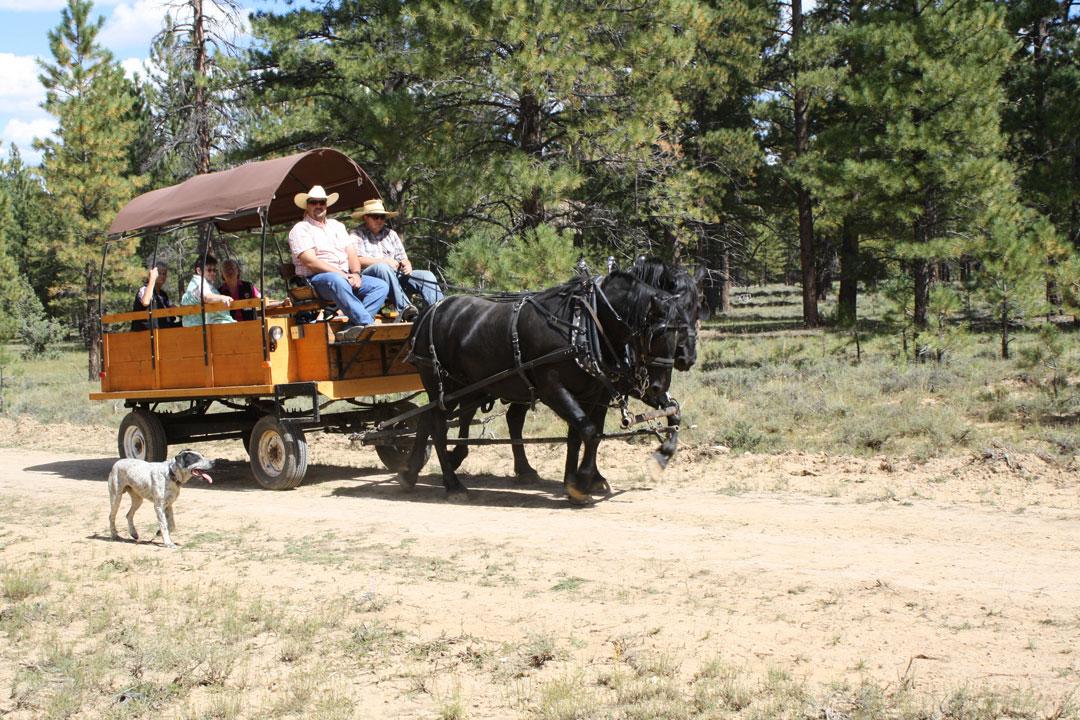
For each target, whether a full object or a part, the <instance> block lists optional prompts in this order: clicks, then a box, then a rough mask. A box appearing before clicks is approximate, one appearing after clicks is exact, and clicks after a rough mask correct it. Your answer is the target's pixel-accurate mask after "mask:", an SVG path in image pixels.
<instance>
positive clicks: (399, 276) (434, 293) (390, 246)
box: [352, 199, 443, 322]
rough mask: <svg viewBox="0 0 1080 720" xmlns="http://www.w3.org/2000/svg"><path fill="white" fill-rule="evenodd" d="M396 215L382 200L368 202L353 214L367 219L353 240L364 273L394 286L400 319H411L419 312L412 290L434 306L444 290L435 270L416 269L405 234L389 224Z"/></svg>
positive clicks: (392, 290) (353, 233)
mask: <svg viewBox="0 0 1080 720" xmlns="http://www.w3.org/2000/svg"><path fill="white" fill-rule="evenodd" d="M396 215H397V213H396V212H387V211H386V208H384V207H383V202H382V200H379V199H375V200H368V201H366V202H365V203H364V206H363V207H362V208H360V209H359V210H357V211H356V212H354V213H353V214H352V217H353V218H354V219H358V220H362V221H363V224H362V225H360V226H358V227H357V228H355V229H354V230H353V231H352V240H353V242H355V243H356V255H357V257H358V258H359V259H360V265H361V267H363V268H364V276H365V277H377V278H379V279H380V280H382V281H383V282H385V283H386V284H387V285H388V286H389V287H390V293H389V294H390V301H391V302H393V303H394V306H395V307H397V310H398V319H399V320H401V321H402V322H408V321H411V320H412V319H413V318H415V317H416V315H417V311H416V307H415V306H413V304H412V300H410V299H409V293H414V292H418V293H420V296H421V297H423V298H424V303H425V304H427V305H434V304H435V303H437V302H438V301H439V300H440V299H441V298H442V296H443V291H442V288H440V287H439V281H438V280H437V279H436V278H435V275H434V274H433V273H431V272H428V271H427V270H413V266H412V263H411V262H410V261H409V256H408V255H407V254H406V253H405V245H404V244H403V243H402V242H401V237H399V236H398V234H397V233H396V232H394V231H393V230H392V229H391V228H389V227H387V226H386V219H387V218H388V217H395V216H396Z"/></svg>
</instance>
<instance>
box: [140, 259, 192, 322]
mask: <svg viewBox="0 0 1080 720" xmlns="http://www.w3.org/2000/svg"><path fill="white" fill-rule="evenodd" d="M168 277H169V264H168V263H166V262H165V261H164V260H158V261H157V262H156V263H154V264H153V265H152V266H151V267H150V271H149V272H148V273H147V275H146V284H145V285H143V286H142V287H140V288H139V291H138V292H137V293H135V302H134V303H132V306H131V310H132V312H143V311H145V310H146V309H147V308H149V309H150V310H161V309H162V308H171V307H173V304H172V302H171V301H170V300H169V294H168V293H167V292H165V281H166V280H167V279H168ZM153 323H154V327H155V328H157V329H159V330H160V329H161V328H168V327H177V326H178V325H179V324H180V318H178V317H163V318H153ZM149 329H150V326H149V323H148V322H147V321H146V320H133V321H132V323H131V330H132V332H138V331H141V330H149Z"/></svg>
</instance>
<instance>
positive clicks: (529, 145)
mask: <svg viewBox="0 0 1080 720" xmlns="http://www.w3.org/2000/svg"><path fill="white" fill-rule="evenodd" d="M540 110H541V108H540V101H539V100H538V99H537V97H536V95H535V94H534V93H532V92H530V91H528V90H526V91H525V92H523V93H522V94H521V101H520V102H519V104H518V123H517V128H516V131H517V133H516V134H517V141H518V147H520V148H521V150H522V151H523V152H524V153H525V154H526V155H528V156H529V157H530V158H534V159H535V160H536V161H537V162H539V161H540V154H541V153H540V150H541V141H540ZM521 211H522V213H523V214H524V223H523V224H524V227H525V228H526V229H531V228H535V227H536V226H537V225H539V224H540V223H542V222H543V221H544V201H543V198H542V197H541V191H540V188H539V187H535V188H533V189H532V190H531V191H530V192H529V193H528V194H527V195H525V197H523V198H522V201H521Z"/></svg>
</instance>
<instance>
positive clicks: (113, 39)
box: [0, 0, 248, 48]
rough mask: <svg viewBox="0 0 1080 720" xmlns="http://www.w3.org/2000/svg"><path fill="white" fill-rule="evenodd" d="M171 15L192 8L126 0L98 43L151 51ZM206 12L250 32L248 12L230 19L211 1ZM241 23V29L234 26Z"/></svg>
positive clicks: (171, 1) (171, 0) (169, 1)
mask: <svg viewBox="0 0 1080 720" xmlns="http://www.w3.org/2000/svg"><path fill="white" fill-rule="evenodd" d="M0 2H4V0H0ZM170 12H171V13H172V14H173V15H174V16H176V17H179V18H184V17H188V18H190V16H191V15H190V5H187V4H183V5H180V4H179V3H177V2H176V0H122V1H121V2H119V3H117V5H116V7H115V8H114V9H113V11H112V14H111V15H110V16H109V18H108V20H106V21H105V27H103V28H102V29H101V34H100V35H98V41H99V42H101V43H102V44H104V45H105V46H107V47H110V48H132V47H140V48H149V46H150V42H151V41H152V40H153V39H154V36H155V35H157V34H158V32H160V31H161V26H162V24H163V23H164V21H165V15H166V14H167V13H170ZM204 12H205V13H206V15H207V17H209V18H210V19H211V20H213V21H216V22H217V23H219V24H220V26H221V28H222V29H223V30H225V29H228V31H229V32H230V33H232V32H235V31H237V30H238V31H239V34H240V35H243V34H246V33H247V31H248V23H247V16H248V12H247V11H246V10H241V12H240V14H239V15H238V16H237V17H229V16H228V14H227V13H225V12H222V11H221V10H219V9H218V6H217V5H216V4H214V3H212V2H207V3H206V4H205V5H204ZM237 23H238V24H239V27H238V28H235V27H233V26H234V25H235V24H237ZM230 39H232V40H235V38H230Z"/></svg>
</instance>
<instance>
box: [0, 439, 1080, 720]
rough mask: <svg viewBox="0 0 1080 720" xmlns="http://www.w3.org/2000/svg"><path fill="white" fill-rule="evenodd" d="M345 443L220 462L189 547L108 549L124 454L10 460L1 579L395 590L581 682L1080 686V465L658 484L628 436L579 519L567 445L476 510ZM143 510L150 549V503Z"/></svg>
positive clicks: (454, 625)
mask: <svg viewBox="0 0 1080 720" xmlns="http://www.w3.org/2000/svg"><path fill="white" fill-rule="evenodd" d="M339 449H340V448H339V447H338V446H333V445H329V446H325V447H322V448H319V447H316V448H314V453H313V454H314V457H315V458H316V460H317V462H319V463H321V464H318V465H316V466H314V467H313V468H312V470H311V471H310V475H309V478H308V480H307V481H306V482H305V484H304V485H302V486H301V487H300V488H298V489H297V490H295V491H292V492H286V493H272V492H268V491H262V490H259V489H258V488H257V486H256V485H255V484H254V482H253V481H252V480H251V479H250V477H249V475H248V473H247V469H246V466H245V465H244V464H242V463H241V462H240V461H239V459H238V458H237V459H236V460H234V461H232V462H224V463H222V464H221V466H220V468H219V470H218V472H217V473H216V478H215V483H214V484H213V485H212V486H209V487H208V486H205V485H191V486H189V487H187V488H185V489H184V491H183V494H182V496H181V498H180V501H179V503H178V505H177V522H178V525H179V531H178V532H177V533H176V534H175V536H174V538H175V539H176V540H177V542H178V543H179V544H180V545H181V549H180V550H178V551H175V552H169V551H167V550H164V549H163V548H161V547H160V544H159V541H158V542H155V543H154V544H151V543H149V542H143V543H140V544H134V543H116V542H112V541H110V540H108V539H106V534H107V533H106V512H107V491H106V488H105V484H104V478H105V476H106V474H107V471H108V468H109V466H110V463H111V462H112V458H108V457H103V456H96V455H93V454H86V453H82V454H69V453H62V452H56V451H48V452H41V451H35V450H28V449H4V450H0V468H2V469H0V503H2V505H0V507H2V508H3V513H2V517H3V523H4V527H3V530H2V531H0V542H2V543H3V544H2V546H0V563H2V564H3V565H4V566H7V567H9V568H11V567H19V566H22V565H26V564H29V563H33V562H35V561H36V558H41V557H43V556H44V557H51V558H53V560H52V561H53V562H55V563H58V564H59V566H61V567H62V568H69V569H71V568H77V567H79V566H80V565H85V566H98V565H99V564H101V563H102V562H103V561H104V560H105V559H107V558H117V557H118V558H125V559H127V560H129V561H136V560H138V559H139V558H149V559H151V560H152V561H153V563H154V567H153V570H152V572H153V573H155V574H158V575H161V576H171V577H182V578H186V579H187V580H188V581H199V582H212V581H221V580H223V579H229V578H242V582H243V583H244V586H245V587H247V588H251V589H255V588H257V589H258V591H259V592H262V593H264V594H269V595H271V596H274V597H278V598H281V599H286V600H287V599H288V598H289V597H316V596H323V595H325V596H329V594H330V593H334V594H335V596H341V595H345V596H348V595H352V596H359V595H361V594H365V593H366V594H368V596H371V595H375V594H377V595H379V596H381V597H383V598H388V599H390V602H389V603H388V604H387V605H386V607H385V608H383V609H381V610H380V612H381V614H382V616H383V617H384V619H385V621H386V622H387V623H389V624H390V625H392V626H394V627H397V628H405V629H406V633H407V635H408V637H409V638H410V641H411V642H412V643H414V644H419V643H423V642H429V641H431V640H432V639H436V638H440V637H444V638H445V637H463V636H467V637H471V638H477V639H479V641H480V642H485V643H489V644H495V645H501V646H509V645H512V644H517V645H521V644H523V643H526V642H527V641H528V639H529V638H536V637H546V638H550V639H551V640H552V642H553V643H554V644H555V645H556V646H557V647H558V648H559V652H558V654H557V655H558V659H559V663H561V664H562V666H563V667H564V668H565V667H587V666H590V665H595V664H598V663H604V662H609V661H611V659H612V657H613V655H615V654H618V653H620V652H625V650H626V648H627V647H629V646H633V647H637V648H647V649H649V650H650V651H653V652H656V653H661V654H663V655H664V656H666V657H669V658H671V659H672V661H674V662H675V663H677V664H678V666H679V672H680V673H682V674H684V675H687V676H691V675H692V674H693V673H694V672H696V670H697V669H698V667H700V665H701V664H702V663H705V662H706V661H709V660H713V659H716V658H720V659H721V660H723V661H724V662H726V663H730V664H731V665H732V666H736V667H742V668H746V669H748V670H752V671H757V670H761V671H765V670H768V669H769V668H782V669H784V670H786V671H787V672H789V673H791V674H792V675H794V676H795V677H797V678H804V679H806V680H807V681H809V682H810V683H812V684H815V685H824V684H826V683H831V682H841V681H846V682H855V683H857V682H859V681H863V680H867V681H870V682H874V683H877V684H879V685H892V686H906V687H915V688H917V689H919V690H923V691H925V692H927V693H929V694H934V693H943V692H946V691H948V690H949V689H952V688H956V687H960V686H969V687H988V688H994V689H1017V688H1019V689H1032V690H1034V691H1036V692H1038V693H1040V694H1041V695H1043V696H1044V697H1047V698H1050V699H1053V698H1061V697H1065V696H1066V695H1068V693H1070V692H1071V691H1074V690H1075V689H1076V688H1077V686H1078V682H1080V657H1078V656H1077V653H1078V652H1080V488H1078V482H1077V477H1076V473H1075V472H1074V471H1073V470H1071V469H1069V468H1062V467H1060V466H1053V465H1050V464H1048V463H1045V462H1043V461H1041V460H1039V459H1037V458H1009V459H1008V461H1006V460H1005V459H1004V458H1000V457H986V458H955V459H948V460H939V461H933V462H931V463H928V464H924V465H918V466H915V465H904V466H894V464H893V462H892V461H890V460H888V459H885V458H873V459H851V458H829V457H824V456H808V455H797V454H792V455H782V456H773V457H767V456H742V457H732V456H730V455H726V454H720V453H722V452H723V450H722V449H721V450H718V451H717V452H715V453H713V452H709V453H699V454H698V455H697V456H696V457H695V456H692V455H685V456H683V457H681V458H680V459H679V460H678V461H677V463H676V464H675V465H674V466H673V468H672V469H671V470H669V474H667V475H666V476H665V477H663V478H661V479H660V480H658V481H655V482H654V481H651V480H648V479H646V477H645V476H644V474H643V473H642V472H641V471H640V470H639V469H638V467H639V465H641V464H642V461H643V459H644V458H645V457H646V456H647V450H646V449H645V448H643V447H637V446H613V447H609V448H605V449H604V451H603V454H602V458H601V467H603V468H606V469H607V471H608V475H609V478H610V479H611V480H612V485H613V487H614V488H615V490H616V494H615V495H614V496H613V497H611V498H610V499H607V500H604V501H602V502H599V503H597V504H596V505H595V506H593V507H589V508H584V509H575V508H571V507H569V506H568V504H567V503H566V501H565V500H563V499H562V498H561V497H560V492H559V491H560V483H558V482H556V481H555V478H558V477H559V475H558V472H559V467H560V458H559V455H558V453H557V452H555V451H537V453H536V461H537V462H536V464H537V466H538V469H539V470H540V471H541V475H542V476H543V477H544V478H545V480H543V481H541V483H540V484H536V485H529V486H519V485H517V484H515V482H514V481H513V480H511V479H510V478H508V477H505V474H506V473H508V471H509V462H508V460H507V459H506V458H505V457H504V456H503V455H502V454H501V453H499V452H497V451H494V450H493V451H490V452H481V453H474V455H473V456H472V457H470V458H469V460H468V461H467V463H466V465H465V467H464V471H465V474H464V475H463V476H462V477H463V480H464V481H465V483H466V484H467V485H469V487H470V488H471V494H470V499H469V500H468V501H467V502H462V503H456V502H447V501H446V500H445V499H444V496H443V493H442V490H441V487H439V486H437V485H436V484H435V483H437V477H436V476H435V475H434V472H435V466H436V463H435V462H434V461H433V462H432V463H431V464H430V465H429V466H428V468H427V473H429V474H427V475H425V476H422V477H421V484H420V485H419V486H418V488H417V489H416V491H415V492H413V493H411V494H405V493H403V492H402V491H401V490H400V489H399V488H398V487H397V485H396V484H395V483H394V482H393V478H392V477H391V476H390V475H389V474H388V473H387V472H385V471H384V470H381V469H380V468H378V467H377V466H376V464H375V463H376V462H377V461H375V459H374V457H373V454H372V457H370V458H369V457H367V455H368V454H363V455H362V456H361V455H357V456H356V457H358V458H360V459H359V460H357V461H350V462H354V464H355V466H346V465H340V464H329V463H331V462H332V461H331V458H332V457H334V456H336V455H337V452H338V450H339ZM234 457H237V456H235V455H234ZM364 463H370V464H369V465H366V466H365V465H364ZM484 473H489V474H484ZM125 508H126V505H125ZM136 520H137V523H138V525H139V527H140V529H141V531H142V532H143V537H144V540H145V539H146V538H149V537H150V536H151V535H152V534H153V532H154V529H155V524H154V520H153V516H152V512H151V511H150V510H149V509H148V506H145V505H144V509H143V510H141V511H140V514H139V515H138V516H137V518H136ZM121 524H122V523H121ZM0 664H2V663H0ZM454 672H456V673H457V674H458V675H459V677H458V678H457V680H456V681H455V682H457V683H458V684H459V685H458V686H459V687H460V688H461V692H462V693H464V695H466V696H467V697H468V699H469V701H470V703H471V704H472V706H473V708H474V709H473V710H472V712H471V714H470V716H471V717H484V716H492V717H497V716H500V710H499V708H500V707H502V706H503V704H505V702H506V701H505V697H504V698H503V699H502V700H500V699H499V693H498V691H496V690H494V689H491V688H493V687H494V684H492V683H490V682H488V681H485V680H482V679H479V678H478V677H470V676H469V673H467V672H465V671H463V670H461V669H460V668H458V669H456V670H454ZM5 675H6V673H4V671H0V697H6V696H7V694H8V692H7V688H6V687H5V682H4V681H5V680H6V681H7V682H11V677H10V675H9V674H7V677H5ZM372 682H374V683H375V685H378V686H379V692H380V693H382V695H380V697H382V698H383V702H384V704H385V705H384V706H385V708H386V713H387V716H392V715H395V714H405V715H407V714H409V712H411V711H409V712H406V710H407V709H408V708H413V709H414V710H415V711H416V712H417V713H418V714H422V713H421V712H420V710H417V709H416V708H417V707H419V706H418V705H416V703H417V702H418V701H417V700H415V699H414V698H413V699H410V698H412V695H411V694H410V693H409V692H407V691H406V689H403V687H402V686H401V685H400V683H399V684H398V685H395V684H394V682H393V681H392V679H390V678H389V677H388V676H383V677H382V680H381V684H380V682H376V681H374V680H373V681H372ZM489 686H490V687H489ZM485 688H487V689H485ZM370 691H371V688H370V687H369V688H368V690H367V691H366V692H370ZM0 704H2V701H0ZM0 709H2V708H0Z"/></svg>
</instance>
